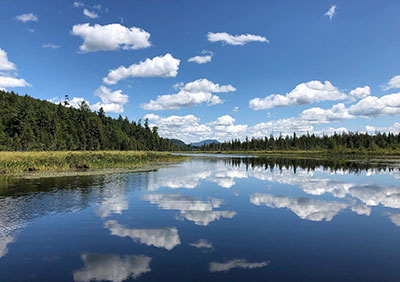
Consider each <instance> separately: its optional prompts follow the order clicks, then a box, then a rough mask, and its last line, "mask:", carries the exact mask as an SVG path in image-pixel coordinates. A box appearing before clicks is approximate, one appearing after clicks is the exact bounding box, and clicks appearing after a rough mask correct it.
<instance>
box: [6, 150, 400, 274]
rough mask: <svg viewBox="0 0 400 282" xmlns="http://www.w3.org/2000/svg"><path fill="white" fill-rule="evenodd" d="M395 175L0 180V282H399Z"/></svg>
mask: <svg viewBox="0 0 400 282" xmlns="http://www.w3.org/2000/svg"><path fill="white" fill-rule="evenodd" d="M399 209H400V172H399V170H398V169H394V168H391V167H390V165H388V164H385V163H381V164H379V163H378V164H374V165H373V166H371V165H366V164H363V163H358V162H351V161H329V162H328V161H325V162H323V161H312V160H283V159H275V160H273V159H268V160H266V159H260V158H248V159H246V158H215V159H211V158H208V159H207V158H202V159H200V158H199V159H192V160H190V161H187V162H184V163H180V164H174V165H171V166H169V167H167V168H162V169H159V170H158V171H153V172H147V173H126V174H114V175H107V176H92V177H87V176H86V177H69V178H52V179H51V178H49V179H40V180H29V181H28V180H25V181H16V182H10V183H7V184H5V183H2V184H1V188H0V281H7V282H11V281H41V282H42V281H133V280H138V281H400V210H399Z"/></svg>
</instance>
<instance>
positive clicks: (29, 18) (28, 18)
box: [16, 13, 38, 23]
mask: <svg viewBox="0 0 400 282" xmlns="http://www.w3.org/2000/svg"><path fill="white" fill-rule="evenodd" d="M16 19H17V20H18V21H20V22H23V23H26V22H37V21H38V17H37V16H36V15H35V14H32V13H29V14H22V15H19V16H16Z"/></svg>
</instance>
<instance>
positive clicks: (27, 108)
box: [0, 91, 174, 151]
mask: <svg viewBox="0 0 400 282" xmlns="http://www.w3.org/2000/svg"><path fill="white" fill-rule="evenodd" d="M173 147H174V145H173V144H172V143H171V142H169V141H168V140H166V139H163V138H161V137H160V136H159V135H158V133H157V128H150V127H149V126H148V122H147V121H144V123H143V124H141V121H140V120H139V121H138V122H135V121H129V120H128V119H127V118H122V117H121V116H120V117H119V118H118V119H114V118H111V117H107V116H106V115H105V113H104V111H103V110H102V109H100V110H99V112H92V111H91V110H90V108H89V106H88V105H87V104H85V103H83V104H81V106H80V108H79V109H75V108H72V107H68V102H66V103H65V104H64V105H61V104H58V105H56V104H53V103H51V102H48V101H42V100H38V99H34V98H32V97H29V96H27V95H25V96H19V95H17V94H15V93H14V92H11V93H10V92H5V91H0V150H3V151H5V150H9V151H11V150H18V151H29V150H37V151H40V150H155V151H167V150H172V149H173Z"/></svg>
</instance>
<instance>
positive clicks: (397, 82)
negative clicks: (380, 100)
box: [383, 75, 400, 90]
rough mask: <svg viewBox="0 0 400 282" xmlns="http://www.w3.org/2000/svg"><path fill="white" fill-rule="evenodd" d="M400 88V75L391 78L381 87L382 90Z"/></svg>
mask: <svg viewBox="0 0 400 282" xmlns="http://www.w3.org/2000/svg"><path fill="white" fill-rule="evenodd" d="M396 88H400V75H395V76H393V77H392V78H391V79H390V80H389V82H388V83H387V85H385V86H383V90H389V89H396Z"/></svg>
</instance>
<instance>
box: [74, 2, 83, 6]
mask: <svg viewBox="0 0 400 282" xmlns="http://www.w3.org/2000/svg"><path fill="white" fill-rule="evenodd" d="M83 6H84V5H83V3H82V2H79V1H75V2H74V7H75V8H79V7H83Z"/></svg>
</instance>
